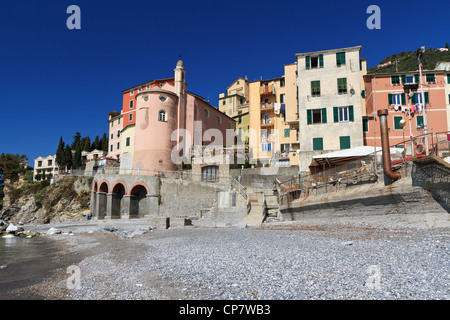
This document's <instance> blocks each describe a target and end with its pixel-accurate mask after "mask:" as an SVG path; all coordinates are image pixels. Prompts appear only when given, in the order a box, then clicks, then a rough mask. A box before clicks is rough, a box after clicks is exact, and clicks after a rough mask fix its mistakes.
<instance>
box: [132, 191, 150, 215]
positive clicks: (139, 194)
mask: <svg viewBox="0 0 450 320" xmlns="http://www.w3.org/2000/svg"><path fill="white" fill-rule="evenodd" d="M146 210H147V189H146V188H145V187H144V186H143V185H136V186H134V187H133V189H131V191H130V219H133V218H139V217H142V216H143V215H145V214H146V213H148V212H146Z"/></svg>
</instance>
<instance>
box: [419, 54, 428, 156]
mask: <svg viewBox="0 0 450 320" xmlns="http://www.w3.org/2000/svg"><path fill="white" fill-rule="evenodd" d="M418 50H419V52H418V54H417V59H418V60H419V73H420V94H421V95H422V103H423V108H424V110H423V122H424V125H423V132H424V134H425V154H427V155H428V135H427V108H426V104H425V95H424V93H423V81H422V66H421V63H420V57H421V55H422V54H423V51H422V50H425V47H422V48H420V49H418Z"/></svg>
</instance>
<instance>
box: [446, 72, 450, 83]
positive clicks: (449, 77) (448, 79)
mask: <svg viewBox="0 0 450 320" xmlns="http://www.w3.org/2000/svg"><path fill="white" fill-rule="evenodd" d="M447 84H450V73H449V74H447Z"/></svg>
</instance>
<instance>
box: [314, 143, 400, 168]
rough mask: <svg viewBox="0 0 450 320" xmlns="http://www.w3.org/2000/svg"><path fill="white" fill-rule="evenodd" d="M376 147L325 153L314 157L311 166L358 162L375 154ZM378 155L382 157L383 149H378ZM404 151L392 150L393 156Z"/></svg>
mask: <svg viewBox="0 0 450 320" xmlns="http://www.w3.org/2000/svg"><path fill="white" fill-rule="evenodd" d="M374 149H375V148H374V147H370V146H361V147H357V148H352V149H345V150H339V151H335V152H330V153H324V154H319V155H315V156H313V159H312V161H311V164H310V166H314V167H315V166H322V165H323V164H328V165H330V166H337V165H340V164H343V163H346V162H348V161H352V160H357V159H359V158H363V157H367V156H370V155H372V154H373V152H374ZM376 150H377V152H378V155H379V156H381V147H377V148H376ZM402 151H403V149H399V148H390V152H391V155H398V154H399V152H400V154H401V152H402Z"/></svg>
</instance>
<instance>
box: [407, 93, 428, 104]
mask: <svg viewBox="0 0 450 320" xmlns="http://www.w3.org/2000/svg"><path fill="white" fill-rule="evenodd" d="M423 94H424V95H425V103H430V96H429V93H428V92H424V93H423ZM411 103H412V104H417V103H420V104H423V99H422V94H421V93H416V94H414V95H413V96H412V97H411Z"/></svg>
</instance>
